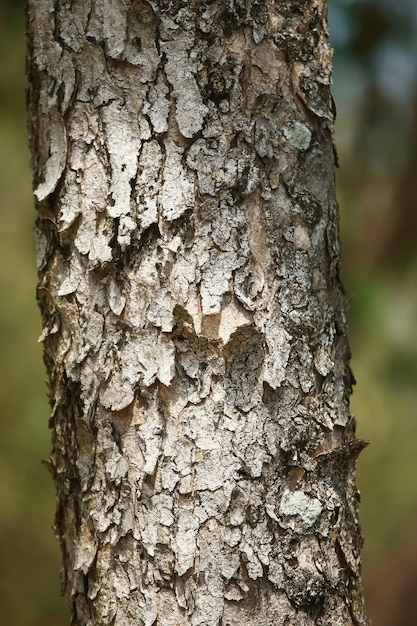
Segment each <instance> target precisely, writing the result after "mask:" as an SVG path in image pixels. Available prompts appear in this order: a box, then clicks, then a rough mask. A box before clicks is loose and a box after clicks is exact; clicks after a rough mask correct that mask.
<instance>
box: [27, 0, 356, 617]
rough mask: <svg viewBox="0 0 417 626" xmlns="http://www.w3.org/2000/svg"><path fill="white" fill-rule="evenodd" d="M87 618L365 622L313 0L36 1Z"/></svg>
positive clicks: (68, 436)
mask: <svg viewBox="0 0 417 626" xmlns="http://www.w3.org/2000/svg"><path fill="white" fill-rule="evenodd" d="M27 14H28V19H27V33H28V72H29V80H28V102H29V107H28V119H29V132H30V142H31V149H32V155H33V170H34V194H35V196H36V202H37V207H38V211H39V217H38V221H37V243H38V267H39V277H40V283H39V288H38V297H39V302H40V306H41V311H42V315H43V334H42V339H43V341H44V346H45V361H46V364H47V369H48V373H49V381H50V398H51V407H52V416H51V427H52V429H53V445H54V477H55V482H56V488H57V495H58V507H57V516H56V533H57V536H58V538H59V541H60V544H61V548H62V552H63V569H62V575H63V586H64V588H65V587H68V588H69V592H70V598H71V607H72V619H73V623H74V624H77V625H89V626H90V625H93V624H100V625H108V624H114V625H117V626H122V625H123V626H125V625H129V624H134V625H138V626H152V625H153V626H156V625H158V626H174V625H175V626H177V625H178V626H182V625H193V626H197V625H199V626H217V625H219V624H222V625H223V626H226V625H227V626H245V625H251V626H252V625H255V624H256V625H258V624H259V625H260V626H266V625H271V626H272V625H280V624H282V625H284V624H285V625H297V626H307V625H308V626H310V625H313V624H321V625H330V624H331V625H332V626H342V625H343V626H347V625H351V624H352V625H359V624H365V623H366V618H365V616H364V611H363V601H362V591H361V581H360V546H361V536H360V531H359V527H358V517H357V500H358V497H357V490H356V487H355V480H354V474H355V464H356V458H357V455H358V451H360V449H361V447H362V444H361V442H358V441H357V440H356V439H355V437H354V424H353V420H352V418H351V417H350V414H349V395H350V392H351V383H352V376H351V373H350V369H349V349H348V345H347V339H346V319H345V298H344V295H343V291H342V289H341V286H340V281H339V261H340V249H339V235H338V212H337V205H336V201H335V190H334V172H333V170H334V149H333V142H332V132H333V109H332V103H331V95H330V72H331V50H330V47H329V41H328V32H327V22H326V3H325V1H324V0H308V1H306V2H299V1H295V0H285V1H284V0H282V1H280V2H278V1H275V2H274V1H267V0H258V1H257V0H248V1H245V2H244V1H243V0H236V1H232V0H214V1H212V2H197V1H191V2H183V1H181V0H177V1H173V0H148V1H147V2H145V1H142V0H139V1H131V2H129V1H128V0H100V1H98V0H97V1H95V2H89V1H86V0H74V1H73V2H68V1H65V0H28V3H27Z"/></svg>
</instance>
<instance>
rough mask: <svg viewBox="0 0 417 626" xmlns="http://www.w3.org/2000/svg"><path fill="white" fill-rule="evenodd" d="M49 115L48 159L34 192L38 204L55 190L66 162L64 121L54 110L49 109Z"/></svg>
mask: <svg viewBox="0 0 417 626" xmlns="http://www.w3.org/2000/svg"><path fill="white" fill-rule="evenodd" d="M49 115H50V119H49V129H48V134H49V158H48V160H47V161H46V163H45V166H44V172H43V182H42V183H40V184H39V185H38V187H37V188H36V189H35V191H34V194H35V196H36V198H37V199H38V200H39V202H42V200H45V199H46V198H47V197H48V196H49V195H50V194H51V193H52V192H53V191H54V190H55V189H56V186H57V184H58V181H59V179H60V178H61V175H62V173H63V171H64V167H65V164H66V160H67V132H66V128H65V124H64V120H63V118H62V116H61V114H60V113H59V112H58V111H57V110H56V109H51V110H50V113H49Z"/></svg>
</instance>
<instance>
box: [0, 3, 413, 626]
mask: <svg viewBox="0 0 417 626" xmlns="http://www.w3.org/2000/svg"><path fill="white" fill-rule="evenodd" d="M23 4H24V3H23V0H15V1H12V0H9V1H6V0H0V294H1V306H0V370H1V376H0V411H1V421H0V562H1V564H2V567H1V568H0V607H1V608H0V615H1V621H2V623H4V624H8V626H64V625H65V624H68V622H69V619H68V611H67V603H66V600H65V599H62V598H61V597H60V595H59V576H58V572H59V567H60V557H59V552H58V547H57V545H56V542H55V539H54V537H53V532H52V523H53V518H54V507H55V495H54V490H53V483H52V480H51V476H50V475H49V474H48V472H47V471H46V470H45V468H44V467H43V466H42V465H41V463H40V459H41V458H43V457H47V456H48V455H49V452H50V434H49V431H48V428H47V421H48V414H49V408H48V402H47V397H46V385H45V378H46V376H45V372H44V369H43V364H42V355H41V348H40V346H39V344H37V337H38V335H39V334H40V316H39V313H38V310H37V306H36V302H35V285H36V280H37V279H36V267H35V252H34V240H33V235H32V226H33V223H34V219H35V212H34V208H33V202H32V197H31V180H30V170H29V153H28V149H27V140H26V125H25V102H24V83H25V78H24V63H25V61H24V55H25V50H24V45H25V44H24V10H23ZM329 4H330V7H329V16H330V24H331V38H332V44H333V46H334V49H335V54H334V66H335V69H334V88H333V92H334V96H335V100H336V104H337V108H338V118H337V128H336V140H337V145H338V151H339V157H340V164H341V167H340V170H338V172H337V179H338V197H339V202H340V205H341V221H342V238H343V249H344V262H343V268H344V269H343V274H344V283H345V287H346V290H347V292H348V294H349V296H350V297H351V301H350V313H349V316H350V329H351V331H350V333H351V346H352V353H353V358H352V366H353V370H354V374H355V376H356V378H357V381H358V384H357V386H356V387H355V391H354V396H353V400H352V410H353V412H354V414H355V415H356V417H357V421H358V434H359V436H360V437H363V438H366V439H371V441H372V445H371V446H370V447H369V448H367V449H366V451H365V452H364V453H363V454H362V455H361V457H360V462H359V486H360V490H361V493H362V504H361V520H362V528H363V532H364V535H365V546H364V552H363V562H364V576H365V585H366V596H367V602H368V611H369V614H370V616H371V617H372V618H373V624H374V626H394V625H395V626H415V624H417V593H416V589H417V410H416V407H417V384H416V383H417V289H416V287H417V255H416V244H417V211H416V208H417V207H416V204H417V2H415V0H374V1H371V0H330V2H329Z"/></svg>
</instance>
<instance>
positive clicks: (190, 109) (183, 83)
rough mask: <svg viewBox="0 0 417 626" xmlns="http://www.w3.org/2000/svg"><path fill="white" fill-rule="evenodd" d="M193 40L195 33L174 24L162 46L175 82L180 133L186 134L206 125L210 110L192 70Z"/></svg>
mask: <svg viewBox="0 0 417 626" xmlns="http://www.w3.org/2000/svg"><path fill="white" fill-rule="evenodd" d="M163 21H164V20H163ZM165 21H166V20H165ZM193 43H194V41H193V37H192V35H191V34H190V33H189V32H184V31H181V29H179V28H178V27H177V28H175V30H174V33H173V39H172V40H171V41H164V42H162V50H163V51H164V52H165V53H166V55H167V63H166V65H165V71H166V75H167V78H168V80H169V82H170V83H171V85H172V92H171V95H172V97H173V98H174V99H175V119H176V120H177V123H178V128H179V130H180V132H181V134H182V135H183V136H184V137H187V138H192V137H194V135H195V134H196V133H198V131H200V130H201V129H202V128H203V122H204V118H205V116H206V115H207V113H208V108H207V106H206V105H205V104H203V100H202V97H201V93H200V90H199V88H198V85H197V82H196V80H195V77H194V75H193V72H192V71H191V70H190V67H192V65H193V64H192V62H190V59H189V52H188V50H189V49H190V48H191V46H192V45H193Z"/></svg>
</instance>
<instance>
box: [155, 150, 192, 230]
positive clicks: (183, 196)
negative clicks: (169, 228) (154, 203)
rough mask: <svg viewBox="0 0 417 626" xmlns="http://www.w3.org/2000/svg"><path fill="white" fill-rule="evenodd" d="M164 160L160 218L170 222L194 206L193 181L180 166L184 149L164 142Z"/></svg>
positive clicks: (181, 165)
mask: <svg viewBox="0 0 417 626" xmlns="http://www.w3.org/2000/svg"><path fill="white" fill-rule="evenodd" d="M165 151H166V158H165V163H164V170H163V183H162V189H161V193H160V196H159V202H160V203H161V209H162V211H161V213H162V217H163V218H165V219H166V220H168V221H170V222H172V221H173V220H176V219H178V218H179V217H180V216H181V215H182V214H183V213H184V212H185V211H186V210H187V209H190V208H192V207H193V206H194V181H193V180H192V178H191V177H190V175H189V174H188V173H187V171H186V170H185V168H184V166H183V164H182V155H183V153H184V149H183V148H180V147H179V146H177V145H176V144H175V142H174V141H173V140H172V139H167V140H166V141H165Z"/></svg>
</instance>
